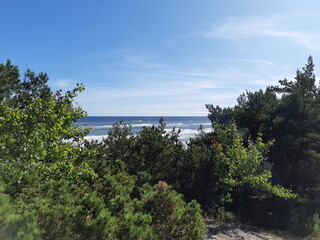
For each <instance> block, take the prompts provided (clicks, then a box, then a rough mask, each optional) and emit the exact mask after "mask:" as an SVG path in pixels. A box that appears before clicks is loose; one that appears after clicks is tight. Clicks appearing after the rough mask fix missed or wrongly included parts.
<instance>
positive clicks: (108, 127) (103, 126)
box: [89, 123, 183, 129]
mask: <svg viewBox="0 0 320 240" xmlns="http://www.w3.org/2000/svg"><path fill="white" fill-rule="evenodd" d="M130 125H131V127H132V128H142V127H152V126H153V125H154V126H158V124H153V123H134V124H130ZM182 125H183V123H168V124H166V126H167V127H179V126H182ZM89 128H92V129H110V128H112V125H99V126H89Z"/></svg>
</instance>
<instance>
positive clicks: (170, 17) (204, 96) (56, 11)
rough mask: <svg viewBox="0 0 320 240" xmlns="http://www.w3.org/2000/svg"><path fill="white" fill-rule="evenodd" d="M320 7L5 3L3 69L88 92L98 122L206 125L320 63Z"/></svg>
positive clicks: (118, 0) (0, 17) (232, 0)
mask: <svg viewBox="0 0 320 240" xmlns="http://www.w3.org/2000/svg"><path fill="white" fill-rule="evenodd" d="M319 9H320V1H317V0H314V1H306V0H304V1H294V0H290V1H285V0H268V1H263V0H251V1H248V0H241V1H240V0H229V1H227V0H225V1H223V0H220V1H218V0H100V1H97V0H90V1H89V0H87V1H84V0H64V1H61V0H46V1H43V0H28V1H24V0H0V21H1V28H0V62H2V63H4V62H5V61H6V59H11V61H12V62H13V63H14V64H15V65H18V66H19V68H20V70H21V72H24V71H25V70H26V69H27V68H30V69H31V70H33V71H35V72H47V73H48V74H49V77H50V82H49V85H50V86H51V87H52V88H53V89H55V90H57V89H59V88H62V89H63V90H68V89H72V88H73V87H74V86H75V84H76V83H78V82H79V83H84V85H85V86H86V90H85V92H83V93H82V94H80V95H79V97H78V98H77V102H78V103H79V105H80V106H82V107H83V108H84V109H85V110H87V111H88V114H89V115H91V116H99V115H101V116H206V115H207V110H206V108H205V104H206V103H212V104H216V105H220V106H232V105H234V104H236V99H237V97H238V96H239V94H240V93H242V92H244V91H245V90H250V91H254V90H258V89H260V88H262V89H264V88H265V87H266V86H267V85H273V84H276V83H277V82H278V80H280V79H283V78H289V79H292V78H293V77H294V76H295V71H296V69H297V68H301V67H303V66H304V64H305V63H306V60H307V57H308V56H309V55H312V56H313V58H314V63H315V65H316V67H315V73H316V75H318V76H319V74H318V72H319V71H318V69H319V67H318V66H320V56H319V53H320V13H319Z"/></svg>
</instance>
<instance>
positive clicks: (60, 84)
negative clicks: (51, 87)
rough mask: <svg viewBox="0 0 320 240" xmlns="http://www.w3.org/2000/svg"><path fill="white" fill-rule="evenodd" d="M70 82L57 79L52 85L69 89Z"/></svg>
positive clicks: (70, 80)
mask: <svg viewBox="0 0 320 240" xmlns="http://www.w3.org/2000/svg"><path fill="white" fill-rule="evenodd" d="M72 82H73V81H72V79H59V80H56V81H54V84H55V85H56V86H57V87H59V88H65V87H69V86H70V84H71V83H72Z"/></svg>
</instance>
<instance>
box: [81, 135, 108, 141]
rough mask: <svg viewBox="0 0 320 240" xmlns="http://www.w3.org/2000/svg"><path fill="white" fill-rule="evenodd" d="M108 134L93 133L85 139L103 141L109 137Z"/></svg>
mask: <svg viewBox="0 0 320 240" xmlns="http://www.w3.org/2000/svg"><path fill="white" fill-rule="evenodd" d="M107 137H108V135H96V136H95V135H91V136H85V137H84V139H85V140H87V141H89V142H91V141H96V140H97V141H98V142H101V141H102V140H103V139H105V138H107Z"/></svg>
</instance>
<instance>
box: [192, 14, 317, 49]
mask: <svg viewBox="0 0 320 240" xmlns="http://www.w3.org/2000/svg"><path fill="white" fill-rule="evenodd" d="M310 19H312V21H313V24H308V23H309V21H310ZM319 19H320V15H315V14H296V15H287V14H282V15H280V14H279V15H273V16H267V17H266V16H251V17H245V18H240V17H234V18H227V19H225V20H224V21H222V22H221V23H220V24H218V25H216V26H214V27H213V28H212V29H210V30H208V31H202V32H199V34H198V35H201V36H202V37H204V38H209V39H210V38H212V39H219V38H220V39H228V40H232V41H240V40H242V39H250V38H254V37H258V36H265V37H274V38H287V39H292V40H294V41H296V42H298V43H300V44H301V45H303V46H304V47H306V48H307V49H310V50H320V32H319V28H318V27H319V26H317V22H319ZM306 22H307V23H306ZM310 26H313V28H312V27H310Z"/></svg>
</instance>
